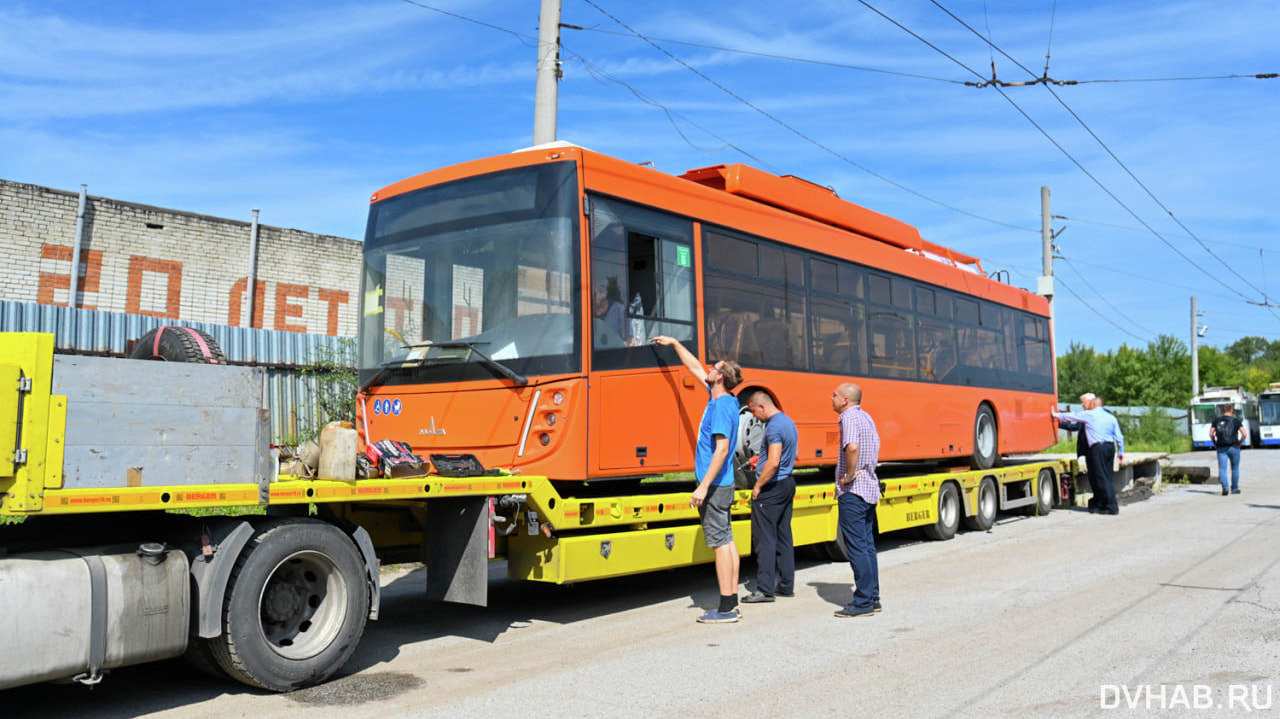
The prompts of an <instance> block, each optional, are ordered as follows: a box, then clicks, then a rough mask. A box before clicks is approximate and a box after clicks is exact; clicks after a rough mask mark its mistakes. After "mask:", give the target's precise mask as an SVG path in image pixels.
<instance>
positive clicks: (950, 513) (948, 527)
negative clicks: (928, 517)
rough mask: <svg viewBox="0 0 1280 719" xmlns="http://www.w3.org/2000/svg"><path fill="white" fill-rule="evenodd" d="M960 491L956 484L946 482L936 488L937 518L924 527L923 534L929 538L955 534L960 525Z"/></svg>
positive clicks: (939, 538) (940, 537) (942, 538)
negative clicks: (939, 487)
mask: <svg viewBox="0 0 1280 719" xmlns="http://www.w3.org/2000/svg"><path fill="white" fill-rule="evenodd" d="M962 514H964V512H963V511H961V509H960V492H959V490H957V489H956V485H954V484H952V483H951V482H947V483H946V484H944V485H942V489H940V490H938V520H937V521H936V522H934V523H933V524H930V525H928V526H926V527H924V534H925V536H926V537H928V538H929V539H937V540H947V539H951V538H952V537H954V536H956V530H957V529H959V527H960V515H962Z"/></svg>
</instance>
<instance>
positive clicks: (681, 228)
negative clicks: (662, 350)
mask: <svg viewBox="0 0 1280 719" xmlns="http://www.w3.org/2000/svg"><path fill="white" fill-rule="evenodd" d="M589 202H590V210H591V214H590V216H591V295H592V299H591V309H592V315H593V320H592V322H591V333H592V341H591V344H592V351H593V355H592V356H593V360H592V366H593V368H594V369H597V370H600V369H625V368H628V367H653V366H656V365H657V363H658V356H657V354H656V353H655V352H653V350H652V349H651V348H649V347H647V346H646V345H647V343H648V340H649V339H650V338H652V337H654V336H656V335H670V336H672V337H675V338H676V339H678V340H680V341H681V342H684V343H685V344H686V345H687V346H689V345H694V344H696V342H695V340H696V335H695V333H694V307H695V305H694V277H693V271H694V266H693V223H691V222H690V221H689V220H686V219H684V218H680V217H676V216H674V215H668V214H665V213H661V212H656V211H653V210H650V209H646V208H642V207H638V206H635V205H630V204H627V203H624V202H620V201H617V200H613V199H608V198H604V197H599V196H592V197H590V200H589Z"/></svg>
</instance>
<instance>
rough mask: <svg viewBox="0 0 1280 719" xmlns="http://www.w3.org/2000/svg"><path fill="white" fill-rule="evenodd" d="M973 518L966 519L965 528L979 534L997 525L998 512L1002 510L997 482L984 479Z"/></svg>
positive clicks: (980, 486) (987, 478)
mask: <svg viewBox="0 0 1280 719" xmlns="http://www.w3.org/2000/svg"><path fill="white" fill-rule="evenodd" d="M977 505H978V506H976V507H974V512H973V516H972V517H965V518H964V526H965V527H967V528H968V529H971V530H973V531H977V532H985V531H987V530H988V529H991V525H993V524H995V523H996V510H997V509H999V508H1000V500H999V498H998V497H997V496H996V481H995V480H994V479H992V478H990V477H984V478H983V479H982V483H981V484H979V485H978V501H977Z"/></svg>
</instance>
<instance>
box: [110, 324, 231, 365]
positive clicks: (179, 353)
mask: <svg viewBox="0 0 1280 719" xmlns="http://www.w3.org/2000/svg"><path fill="white" fill-rule="evenodd" d="M129 359H143V360H162V361H164V362H196V363H199V364H226V363H227V356H226V355H225V354H223V353H222V348H221V347H219V346H218V343H217V341H215V340H214V339H213V337H211V336H210V335H209V333H208V332H201V331H200V330H197V329H192V328H190V327H178V326H176V325H166V326H164V327H157V328H155V329H153V330H151V331H150V332H148V333H146V334H145V335H143V336H142V338H141V339H139V340H138V344H137V346H135V347H134V348H133V353H132V354H130V355H129Z"/></svg>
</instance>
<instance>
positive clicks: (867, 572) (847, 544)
mask: <svg viewBox="0 0 1280 719" xmlns="http://www.w3.org/2000/svg"><path fill="white" fill-rule="evenodd" d="M839 512H840V541H842V542H844V551H845V553H846V554H848V555H849V564H851V565H852V566H853V583H854V585H855V587H854V590H853V603H852V604H850V606H851V607H853V608H854V609H864V610H870V609H872V608H873V607H874V606H875V603H876V602H878V601H880V564H879V562H878V561H877V560H876V535H875V528H874V526H873V524H872V522H874V521H875V517H876V505H874V504H868V503H867V500H865V499H863V498H862V497H859V496H858V495H856V494H854V493H853V492H846V493H845V494H842V495H840V499H839Z"/></svg>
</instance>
